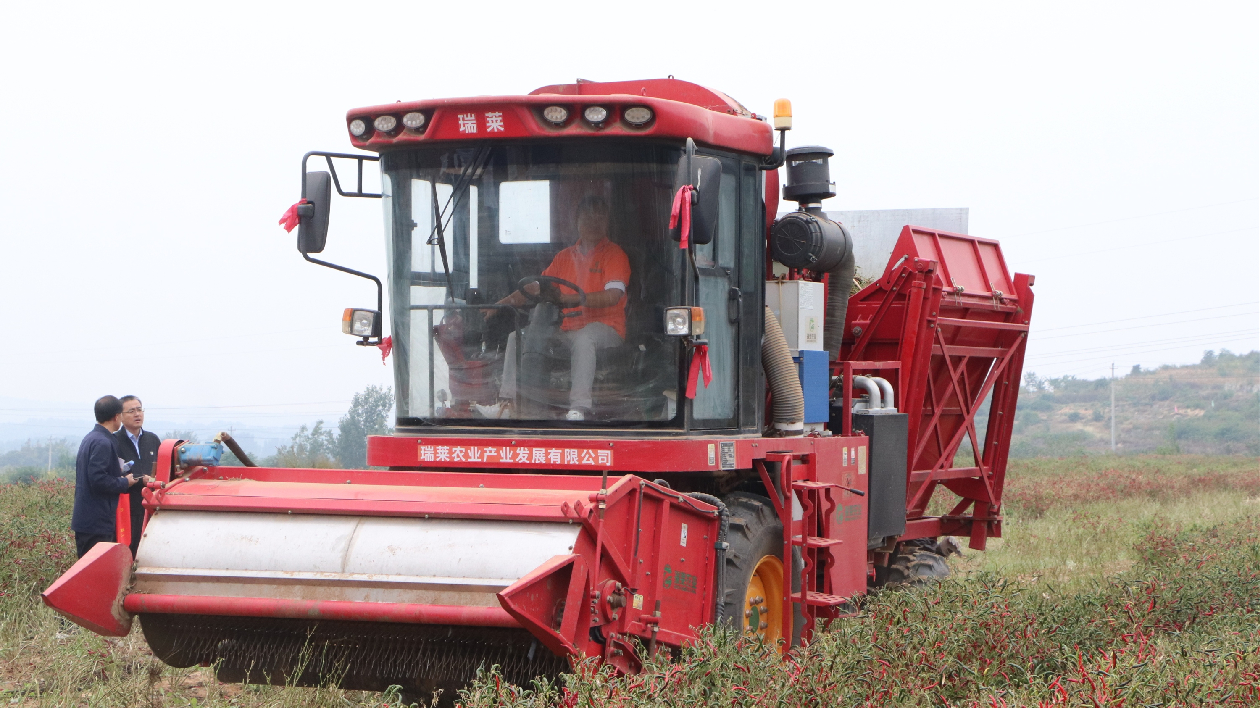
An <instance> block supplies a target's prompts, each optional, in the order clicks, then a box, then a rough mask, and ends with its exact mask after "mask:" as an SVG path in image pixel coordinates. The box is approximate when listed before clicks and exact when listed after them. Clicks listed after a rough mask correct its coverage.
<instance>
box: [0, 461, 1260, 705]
mask: <svg viewBox="0 0 1260 708" xmlns="http://www.w3.org/2000/svg"><path fill="white" fill-rule="evenodd" d="M72 491H73V490H72V489H71V487H70V486H69V485H67V484H66V483H64V482H60V481H48V482H44V483H41V484H38V485H12V486H5V487H0V539H3V540H0V548H3V552H2V553H0V705H5V704H6V703H7V704H13V705H27V706H33V705H40V706H69V705H93V706H95V705H101V706H114V705H127V706H198V707H200V706H241V707H242V708H245V707H250V708H253V707H261V706H276V707H279V706H328V707H331V706H385V705H397V704H398V700H397V697H396V696H393V695H389V694H385V695H382V694H376V693H359V692H349V691H340V690H336V689H332V688H326V689H300V688H285V687H270V686H267V687H254V686H246V687H242V686H235V685H220V684H218V683H217V682H215V681H214V680H213V676H212V674H211V673H210V672H209V670H208V669H203V668H194V669H172V668H170V667H167V666H165V665H163V664H161V663H159V662H157V661H156V660H155V659H153V657H152V656H151V655H150V654H149V653H148V651H147V649H146V648H145V645H144V642H143V640H142V638H141V637H140V636H139V634H138V632H133V634H132V635H131V636H129V637H126V638H123V639H119V640H107V639H104V638H102V637H97V636H96V635H93V634H90V633H87V632H83V631H73V632H67V631H65V627H64V626H63V625H62V624H61V622H60V621H59V620H58V618H57V617H56V616H55V615H53V614H52V613H51V612H50V611H48V610H47V609H45V608H44V607H43V606H42V604H40V602H39V600H38V592H39V591H40V590H41V589H43V587H45V586H46V585H47V584H48V583H49V582H51V580H52V579H53V578H55V577H56V576H57V575H58V574H59V573H60V572H61V571H62V570H64V568H66V567H67V566H68V565H69V564H70V562H71V561H72V560H73V544H72V541H71V537H70V535H69V533H68V532H67V531H66V527H67V526H68V524H67V521H68V515H69V508H70V504H71V501H72ZM1005 514H1006V518H1007V521H1006V523H1005V528H1004V532H1005V538H1004V539H1000V540H995V541H993V542H992V543H991V545H990V548H989V550H988V551H987V552H985V553H977V552H973V551H968V552H967V553H966V556H965V557H964V558H962V559H958V558H954V559H951V563H952V565H953V567H954V571H955V575H954V578H953V579H951V580H950V581H948V582H945V583H942V584H939V585H935V586H933V587H928V588H922V589H919V590H916V591H910V592H885V593H878V594H875V595H873V596H871V597H870V598H868V599H867V600H866V601H864V602H863V604H862V608H861V612H860V614H859V616H858V617H855V618H852V619H847V620H843V621H838V622H836V623H833V624H832V626H831V627H830V629H829V630H828V631H826V632H820V633H819V634H818V635H817V638H816V641H815V642H814V643H813V644H812V645H811V646H809V647H807V648H805V649H802V650H799V651H798V652H796V654H795V655H794V656H792V657H791V658H790V659H789V660H788V661H782V660H781V659H779V658H778V657H777V655H776V653H775V651H774V650H773V649H772V648H769V647H761V646H757V645H750V644H747V643H741V642H739V641H736V640H735V639H734V638H733V637H731V636H730V635H728V634H726V633H723V632H721V631H716V630H714V631H709V632H706V633H705V634H704V635H703V636H702V638H701V640H700V641H699V642H697V644H696V645H695V646H693V647H691V648H689V649H687V650H686V651H684V652H683V654H682V656H681V657H679V658H678V659H677V660H675V661H672V662H665V661H663V660H662V661H657V662H654V663H650V664H649V666H648V667H647V670H646V671H645V672H644V673H642V674H640V675H637V676H626V677H615V676H611V675H610V674H608V673H606V672H601V671H600V670H599V669H598V668H597V667H595V666H594V665H592V664H589V663H585V664H581V665H579V666H578V667H576V670H575V673H574V674H572V675H568V676H566V677H565V680H564V683H563V685H559V686H557V685H549V684H541V685H536V686H531V687H528V688H520V687H515V686H511V685H508V684H506V683H504V682H503V681H502V680H501V679H500V678H498V677H497V676H496V675H494V674H493V673H487V674H485V675H484V676H483V679H482V680H481V681H479V682H478V683H477V684H475V685H473V686H471V687H470V688H469V689H468V690H467V691H466V692H465V695H464V696H463V697H462V698H461V703H462V704H463V705H465V706H468V708H473V707H476V708H488V707H490V706H504V707H506V706H553V705H561V706H566V707H569V706H573V707H576V706H647V705H673V706H687V707H688V708H690V707H692V706H702V705H722V706H757V705H760V706H775V705H785V706H787V705H790V706H798V705H800V706H809V705H818V706H822V705H828V706H830V705H844V706H849V705H855V706H867V705H869V706H885V705H897V706H1043V705H1073V706H1075V705H1082V706H1121V705H1123V706H1155V705H1160V706H1172V705H1186V706H1209V705H1257V704H1260V463H1258V462H1257V460H1256V459H1255V458H1236V457H1226V458H1221V457H1190V456H1151V457H1119V458H1116V457H1087V458H1071V459H1065V460H1020V461H1015V462H1013V463H1012V466H1011V470H1010V472H1009V484H1008V487H1007V502H1006V510H1005Z"/></svg>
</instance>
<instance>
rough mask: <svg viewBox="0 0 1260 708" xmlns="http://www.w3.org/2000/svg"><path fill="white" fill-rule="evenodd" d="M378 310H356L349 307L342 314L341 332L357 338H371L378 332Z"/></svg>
mask: <svg viewBox="0 0 1260 708" xmlns="http://www.w3.org/2000/svg"><path fill="white" fill-rule="evenodd" d="M378 314H379V313H378V312H377V311H376V310H356V309H354V308H353V307H347V308H346V311H345V312H343V313H342V314H341V331H342V332H343V333H345V334H350V335H354V336H355V337H370V336H372V333H373V332H375V331H376V317H377V315H378Z"/></svg>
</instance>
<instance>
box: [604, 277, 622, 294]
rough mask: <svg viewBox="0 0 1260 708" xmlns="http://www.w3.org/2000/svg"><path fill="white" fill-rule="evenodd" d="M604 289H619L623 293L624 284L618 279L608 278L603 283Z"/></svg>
mask: <svg viewBox="0 0 1260 708" xmlns="http://www.w3.org/2000/svg"><path fill="white" fill-rule="evenodd" d="M604 289H605V290H620V291H621V292H623V293H624V292H625V291H626V284H625V283H623V282H621V281H620V280H610V281H608V282H607V283H604Z"/></svg>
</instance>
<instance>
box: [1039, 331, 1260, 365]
mask: <svg viewBox="0 0 1260 708" xmlns="http://www.w3.org/2000/svg"><path fill="white" fill-rule="evenodd" d="M1256 332H1260V329H1257V328H1254V327H1253V328H1250V329H1239V330H1233V331H1230V332H1216V333H1212V334H1196V335H1187V336H1184V337H1171V338H1167V339H1148V340H1145V341H1141V342H1133V343H1131V344H1123V345H1118V346H1106V347H1087V348H1085V349H1067V350H1064V351H1060V352H1054V353H1052V354H1042V355H1040V356H1031V357H1028V358H1029V359H1045V358H1051V357H1061V356H1067V355H1069V354H1088V353H1092V352H1099V351H1121V350H1124V349H1130V348H1132V347H1144V346H1149V345H1152V344H1173V343H1177V342H1183V341H1184V342H1194V341H1202V340H1205V339H1213V338H1216V337H1226V336H1230V337H1233V336H1234V335H1243V334H1251V333H1256ZM1233 338H1241V337H1233Z"/></svg>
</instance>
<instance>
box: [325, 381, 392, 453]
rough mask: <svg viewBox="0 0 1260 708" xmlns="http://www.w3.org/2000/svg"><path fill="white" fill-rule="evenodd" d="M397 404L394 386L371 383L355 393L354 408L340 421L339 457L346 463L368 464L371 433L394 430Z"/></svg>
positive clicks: (352, 405)
mask: <svg viewBox="0 0 1260 708" xmlns="http://www.w3.org/2000/svg"><path fill="white" fill-rule="evenodd" d="M393 408H394V391H393V389H390V388H381V387H379V386H368V387H367V388H366V389H364V390H363V391H362V392H361V393H356V394H354V400H353V401H351V403H350V410H349V411H347V412H346V415H345V416H343V417H342V419H341V421H340V422H338V423H337V430H338V436H337V460H338V463H339V464H340V465H341V466H342V467H348V468H352V469H362V468H364V467H367V436H369V435H388V434H389V433H390V431H391V429H392V428H393V425H392V423H393V420H392V416H391V415H390V414H391V413H392V412H393Z"/></svg>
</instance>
